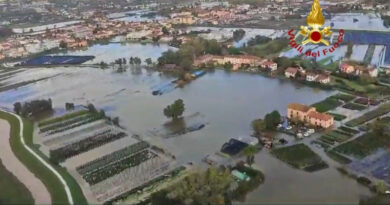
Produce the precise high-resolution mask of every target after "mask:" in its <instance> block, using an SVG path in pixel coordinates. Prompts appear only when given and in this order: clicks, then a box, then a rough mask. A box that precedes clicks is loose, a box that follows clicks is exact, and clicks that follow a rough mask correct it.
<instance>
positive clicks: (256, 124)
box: [252, 119, 266, 135]
mask: <svg viewBox="0 0 390 205" xmlns="http://www.w3.org/2000/svg"><path fill="white" fill-rule="evenodd" d="M252 129H253V131H254V132H255V134H256V135H259V134H261V132H263V131H264V130H265V129H266V127H265V122H264V120H261V119H257V120H253V121H252Z"/></svg>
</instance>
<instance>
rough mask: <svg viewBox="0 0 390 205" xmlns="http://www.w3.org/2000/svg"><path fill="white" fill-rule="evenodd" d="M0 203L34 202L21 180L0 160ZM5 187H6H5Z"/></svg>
mask: <svg viewBox="0 0 390 205" xmlns="http://www.w3.org/2000/svg"><path fill="white" fill-rule="evenodd" d="M0 187H2V189H1V191H0V204H34V199H33V197H32V195H31V193H30V191H29V190H28V189H27V187H26V186H24V184H23V183H22V182H20V181H19V180H18V179H17V178H16V177H15V176H14V175H13V174H12V173H11V172H9V171H8V170H7V169H6V168H5V167H4V165H3V163H2V162H1V161H0ZM5 187H6V188H5Z"/></svg>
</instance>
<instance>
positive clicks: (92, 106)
mask: <svg viewBox="0 0 390 205" xmlns="http://www.w3.org/2000/svg"><path fill="white" fill-rule="evenodd" d="M87 107H88V110H89V112H91V113H97V110H96V108H95V106H94V105H93V104H92V103H90V104H88V106H87Z"/></svg>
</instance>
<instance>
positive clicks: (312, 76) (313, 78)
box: [306, 72, 318, 82]
mask: <svg viewBox="0 0 390 205" xmlns="http://www.w3.org/2000/svg"><path fill="white" fill-rule="evenodd" d="M317 78H318V74H317V73H312V72H310V73H308V74H306V81H309V82H314V81H316V80H317Z"/></svg>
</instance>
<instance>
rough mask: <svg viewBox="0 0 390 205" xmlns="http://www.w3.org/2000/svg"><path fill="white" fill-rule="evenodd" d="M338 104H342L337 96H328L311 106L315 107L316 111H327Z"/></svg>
mask: <svg viewBox="0 0 390 205" xmlns="http://www.w3.org/2000/svg"><path fill="white" fill-rule="evenodd" d="M340 105H342V103H341V102H339V100H338V99H337V98H335V97H334V96H330V97H328V98H326V99H325V100H323V101H321V102H318V103H315V104H313V105H312V106H313V107H315V108H316V109H317V111H318V112H327V111H329V110H333V109H335V108H337V107H338V106H340Z"/></svg>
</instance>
